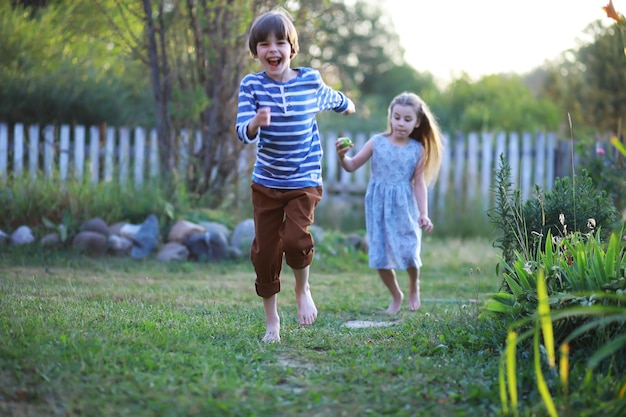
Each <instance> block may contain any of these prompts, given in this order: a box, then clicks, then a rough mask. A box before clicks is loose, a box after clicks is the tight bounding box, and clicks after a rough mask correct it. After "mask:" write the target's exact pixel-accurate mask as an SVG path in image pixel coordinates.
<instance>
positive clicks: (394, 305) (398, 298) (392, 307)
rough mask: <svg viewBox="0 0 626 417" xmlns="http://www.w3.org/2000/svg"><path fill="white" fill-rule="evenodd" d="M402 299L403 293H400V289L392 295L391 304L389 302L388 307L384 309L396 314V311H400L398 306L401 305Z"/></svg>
mask: <svg viewBox="0 0 626 417" xmlns="http://www.w3.org/2000/svg"><path fill="white" fill-rule="evenodd" d="M403 299H404V294H403V293H402V291H400V293H399V294H396V295H394V296H393V299H392V300H391V304H389V307H387V310H385V311H386V312H387V313H389V314H396V313H397V312H398V311H400V307H401V306H402V300H403Z"/></svg>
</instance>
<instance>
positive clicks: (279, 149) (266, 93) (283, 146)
mask: <svg viewBox="0 0 626 417" xmlns="http://www.w3.org/2000/svg"><path fill="white" fill-rule="evenodd" d="M296 69H297V70H298V75H297V76H296V77H295V78H293V79H292V80H290V81H288V82H286V83H281V82H278V81H276V80H273V79H271V78H270V77H268V76H267V75H266V74H265V72H259V73H256V74H248V75H246V76H245V77H244V78H243V79H242V80H241V84H240V86H239V105H238V109H237V122H236V130H237V136H238V137H239V140H240V141H241V142H243V143H246V144H248V143H254V142H256V143H257V158H256V163H255V164H254V171H253V173H252V181H253V182H255V183H258V184H261V185H264V186H266V187H270V188H282V189H296V188H304V187H317V186H321V185H322V156H323V150H322V145H321V143H320V136H319V131H318V128H317V121H316V119H315V116H316V115H317V113H320V112H322V111H325V110H334V111H336V112H337V113H343V112H344V111H346V110H347V109H348V99H347V98H346V96H345V95H344V94H343V93H341V92H339V91H336V90H334V89H332V88H330V87H329V86H328V85H326V84H325V83H324V81H323V80H322V77H321V75H320V73H319V71H317V70H315V69H312V68H296ZM261 107H269V108H270V114H271V120H270V125H269V126H262V127H260V128H259V133H258V134H257V136H256V137H255V138H252V139H250V138H248V135H247V134H246V130H247V128H248V124H249V123H250V120H251V119H252V118H253V117H254V115H255V114H256V112H257V110H258V109H259V108H261Z"/></svg>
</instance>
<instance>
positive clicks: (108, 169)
mask: <svg viewBox="0 0 626 417" xmlns="http://www.w3.org/2000/svg"><path fill="white" fill-rule="evenodd" d="M106 132H107V133H106V143H105V145H104V181H105V182H111V181H112V180H113V172H114V171H115V166H114V160H115V159H114V158H115V129H114V128H112V127H107V130H106Z"/></svg>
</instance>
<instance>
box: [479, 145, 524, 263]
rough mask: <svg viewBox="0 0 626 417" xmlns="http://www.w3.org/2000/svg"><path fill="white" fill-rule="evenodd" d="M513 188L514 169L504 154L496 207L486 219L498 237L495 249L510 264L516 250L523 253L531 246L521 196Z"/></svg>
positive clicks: (497, 177) (496, 187) (498, 171)
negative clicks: (512, 172) (526, 238)
mask: <svg viewBox="0 0 626 417" xmlns="http://www.w3.org/2000/svg"><path fill="white" fill-rule="evenodd" d="M512 185H513V183H512V182H511V166H510V165H509V163H508V161H507V160H506V157H505V156H504V155H503V154H501V155H500V159H499V163H498V167H497V168H496V171H495V177H494V185H493V187H492V191H493V193H494V196H495V200H494V205H493V207H492V208H491V209H489V210H488V211H487V217H488V218H489V221H490V222H491V224H492V226H493V227H494V232H495V234H496V235H495V237H494V247H496V248H499V249H501V250H502V258H503V259H504V261H505V262H507V263H511V262H513V260H514V256H515V251H516V250H517V251H520V250H522V251H523V250H524V249H525V248H527V247H528V242H527V241H526V240H523V238H524V237H525V236H526V223H525V219H524V218H523V216H522V195H521V192H520V190H519V189H513V187H512Z"/></svg>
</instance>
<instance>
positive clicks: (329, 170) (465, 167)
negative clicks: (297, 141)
mask: <svg viewBox="0 0 626 417" xmlns="http://www.w3.org/2000/svg"><path fill="white" fill-rule="evenodd" d="M343 135H344V136H345V135H346V134H345V132H344V133H343ZM349 136H350V135H349ZM370 136H371V135H366V134H362V133H357V134H355V135H352V136H351V137H352V138H353V141H354V142H355V145H356V146H355V149H360V148H361V146H362V145H363V144H364V143H365V141H366V140H367V139H368V138H369V137H370ZM336 138H337V135H336V134H333V133H330V134H329V135H327V137H326V142H325V143H326V149H331V150H332V151H331V152H327V153H326V158H325V162H326V167H325V168H326V171H325V177H326V187H325V188H327V189H329V190H330V191H331V192H336V193H353V192H356V193H363V192H364V191H365V189H366V187H367V182H368V180H369V167H367V169H363V168H361V169H360V170H358V171H357V172H355V173H348V172H345V171H344V170H342V169H341V168H340V166H339V162H338V160H337V154H336V152H334V142H335V140H336ZM353 152H354V151H353ZM570 153H571V143H570V142H568V141H565V140H558V139H557V137H556V135H555V134H554V133H550V132H548V133H545V132H539V133H536V134H532V133H528V132H527V133H521V134H520V133H517V132H510V133H506V132H500V133H489V132H485V133H470V134H468V135H466V136H465V135H456V136H453V137H450V136H449V135H446V146H445V148H444V155H443V164H442V167H441V171H440V174H439V177H438V179H437V181H436V183H435V184H434V185H433V186H432V187H431V188H430V190H429V200H430V202H431V204H432V205H434V208H437V209H440V210H443V209H444V207H445V206H446V204H451V203H454V205H455V206H457V207H459V206H465V207H467V206H468V205H472V204H475V203H477V202H479V203H481V205H482V208H484V209H486V208H489V207H491V205H492V203H493V200H494V198H493V186H494V178H495V173H496V170H497V169H498V168H499V163H500V155H501V154H503V155H504V156H505V158H506V160H507V162H508V164H509V165H510V168H511V178H510V179H511V183H512V185H513V187H516V188H519V189H520V190H521V193H522V198H524V199H526V198H529V197H530V196H531V193H532V192H533V190H534V188H535V185H539V186H540V187H541V188H542V189H544V190H551V189H552V185H553V183H554V180H555V179H556V177H557V176H562V175H567V174H568V173H567V171H565V170H566V169H567V167H568V166H569V167H570V172H571V162H570V161H571V159H570V161H566V160H565V159H564V157H566V156H567V155H568V154H570Z"/></svg>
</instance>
